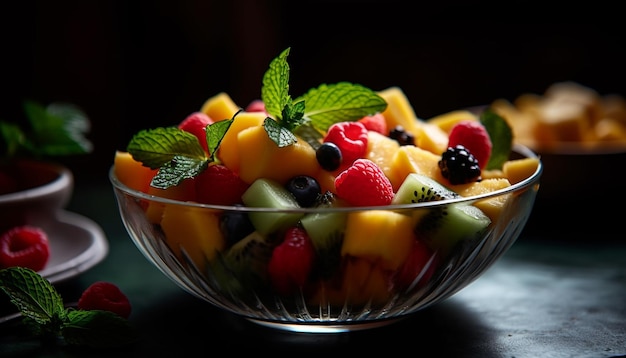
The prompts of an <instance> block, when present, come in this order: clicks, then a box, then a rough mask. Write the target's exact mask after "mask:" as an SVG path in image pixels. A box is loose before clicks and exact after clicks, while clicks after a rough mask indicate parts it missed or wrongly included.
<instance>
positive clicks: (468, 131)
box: [448, 120, 492, 169]
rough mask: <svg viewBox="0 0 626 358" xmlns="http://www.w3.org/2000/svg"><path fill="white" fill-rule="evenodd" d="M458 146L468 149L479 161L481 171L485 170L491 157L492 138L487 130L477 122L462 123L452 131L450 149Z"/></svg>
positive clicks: (449, 142)
mask: <svg viewBox="0 0 626 358" xmlns="http://www.w3.org/2000/svg"><path fill="white" fill-rule="evenodd" d="M458 144H460V145H462V146H464V147H465V149H467V150H468V151H469V152H470V153H472V155H473V156H474V158H476V160H477V161H478V166H479V167H480V169H484V168H485V166H486V165H487V162H488V161H489V157H490V156H491V148H492V143H491V138H489V133H487V129H485V127H484V126H483V125H482V124H481V123H480V122H477V121H472V120H466V121H461V122H459V123H457V124H455V125H454V127H452V129H450V135H449V138H448V147H449V148H454V147H456V146H457V145H458Z"/></svg>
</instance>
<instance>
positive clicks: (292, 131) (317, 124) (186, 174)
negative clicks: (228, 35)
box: [127, 48, 387, 189]
mask: <svg viewBox="0 0 626 358" xmlns="http://www.w3.org/2000/svg"><path fill="white" fill-rule="evenodd" d="M290 50H291V49H290V48H287V49H285V50H284V51H283V52H282V53H281V54H280V55H279V56H278V57H276V58H275V59H273V60H272V61H271V62H270V65H269V68H268V70H267V71H266V72H265V74H264V76H263V85H262V87H261V99H262V100H263V103H264V104H265V110H266V111H267V113H268V117H266V118H265V120H264V121H263V127H264V128H265V131H266V132H267V135H268V137H269V138H270V139H271V140H272V141H273V142H274V143H276V145H277V146H278V147H286V146H289V145H291V144H293V143H295V142H296V141H297V140H298V137H297V136H300V137H301V138H303V139H304V140H305V141H306V142H307V143H309V144H310V145H311V146H313V147H314V148H317V146H319V145H320V139H321V138H322V133H324V132H326V131H327V130H328V128H329V127H330V126H331V125H332V124H334V123H337V122H342V121H353V120H357V119H359V118H362V117H364V116H367V115H372V114H374V113H377V112H383V111H384V110H385V109H386V108H387V102H385V100H384V99H383V98H382V97H380V96H379V95H378V94H376V92H374V91H372V90H370V89H368V88H366V87H363V86H361V85H358V84H352V83H348V82H340V83H337V84H332V85H327V84H323V85H320V86H319V87H318V88H314V89H311V90H309V91H308V92H307V93H305V94H304V95H302V96H300V97H298V98H296V99H295V100H294V99H292V98H291V95H290V94H289V76H290V73H289V72H290V68H289V64H288V63H287V56H288V55H289V52H290ZM238 113H239V112H238ZM238 113H236V114H235V116H236V115H237V114H238ZM235 116H233V119H230V120H224V121H217V122H215V123H212V124H211V125H209V126H207V128H206V132H207V143H208V145H209V148H208V149H209V153H210V155H209V157H207V156H206V154H205V153H204V151H203V150H202V147H201V146H200V143H199V142H198V140H197V138H195V137H194V136H193V135H192V134H191V133H188V132H185V131H183V130H181V129H178V128H177V127H168V128H156V129H152V130H142V131H140V132H139V133H137V134H136V135H135V136H134V137H133V138H132V139H131V141H130V143H129V144H128V146H127V151H128V152H129V153H130V154H131V155H132V156H133V158H134V159H135V160H137V161H140V162H142V163H143V165H145V166H147V167H150V168H151V169H159V171H158V172H157V174H156V176H155V177H154V178H153V179H152V182H151V184H150V185H151V186H152V187H155V188H160V189H167V188H169V187H170V186H175V185H178V184H180V183H181V182H182V181H183V180H185V179H189V178H193V177H195V176H197V175H198V174H200V173H201V172H202V171H204V170H205V169H206V168H207V167H208V165H209V164H210V163H211V162H217V161H218V158H216V157H215V154H216V152H217V149H218V147H219V144H220V143H221V141H222V139H223V138H224V135H225V134H226V132H227V131H228V129H229V128H230V125H231V124H232V122H233V121H234V118H235Z"/></svg>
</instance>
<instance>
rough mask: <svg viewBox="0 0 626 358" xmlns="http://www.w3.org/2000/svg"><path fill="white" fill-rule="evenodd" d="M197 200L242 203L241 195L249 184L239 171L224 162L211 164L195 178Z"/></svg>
mask: <svg viewBox="0 0 626 358" xmlns="http://www.w3.org/2000/svg"><path fill="white" fill-rule="evenodd" d="M194 181H195V184H196V200H197V201H198V202H199V203H203V204H213V205H234V204H238V203H241V196H242V195H243V193H244V192H245V191H246V189H248V186H249V185H248V184H247V183H246V182H244V181H243V180H241V178H240V177H239V175H237V173H235V172H233V171H232V170H230V169H229V168H228V167H226V166H224V165H222V164H213V165H210V166H209V167H208V168H207V169H206V170H205V171H203V172H202V173H200V174H199V175H198V176H196V177H195V178H194Z"/></svg>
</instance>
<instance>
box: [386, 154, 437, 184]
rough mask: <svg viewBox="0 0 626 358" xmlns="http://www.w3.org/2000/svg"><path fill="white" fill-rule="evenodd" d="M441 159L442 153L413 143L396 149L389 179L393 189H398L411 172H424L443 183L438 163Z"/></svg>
mask: <svg viewBox="0 0 626 358" xmlns="http://www.w3.org/2000/svg"><path fill="white" fill-rule="evenodd" d="M440 159H441V155H436V154H434V153H432V152H430V151H428V150H425V149H422V148H419V147H415V146H412V145H403V146H401V147H400V148H398V150H397V151H396V154H395V155H394V157H393V159H392V163H391V171H390V172H391V173H390V175H389V181H390V182H391V185H392V186H393V190H394V191H398V188H399V187H400V185H401V184H402V182H403V181H404V179H405V178H406V177H407V175H409V174H410V173H419V174H424V175H426V176H429V177H431V178H435V180H437V181H439V182H441V183H443V182H444V181H443V177H442V176H441V170H440V169H439V164H438V163H439V160H440Z"/></svg>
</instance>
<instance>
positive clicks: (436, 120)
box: [426, 109, 478, 134]
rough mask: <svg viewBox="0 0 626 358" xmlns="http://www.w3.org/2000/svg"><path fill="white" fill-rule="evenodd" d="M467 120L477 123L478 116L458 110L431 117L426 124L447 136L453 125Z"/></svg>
mask: <svg viewBox="0 0 626 358" xmlns="http://www.w3.org/2000/svg"><path fill="white" fill-rule="evenodd" d="M468 120H469V121H478V116H477V115H476V114H474V113H472V112H470V111H468V110H464V109H460V110H456V111H451V112H447V113H443V114H440V115H438V116H435V117H432V118H430V119H429V120H427V121H426V122H427V123H430V124H433V125H435V126H437V127H439V128H441V129H442V130H443V131H444V132H446V133H448V134H449V133H450V130H451V129H452V127H454V125H455V124H457V123H459V122H461V121H468Z"/></svg>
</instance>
